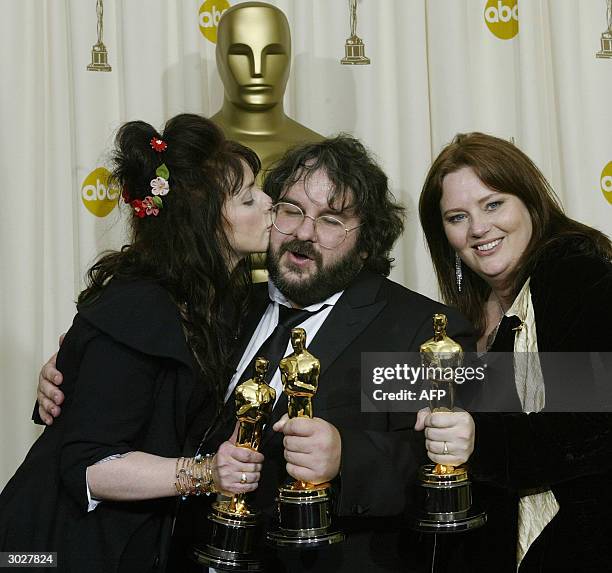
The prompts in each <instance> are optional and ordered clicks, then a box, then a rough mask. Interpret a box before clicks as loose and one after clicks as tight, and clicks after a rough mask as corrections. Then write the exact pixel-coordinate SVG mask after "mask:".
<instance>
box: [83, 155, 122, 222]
mask: <svg viewBox="0 0 612 573" xmlns="http://www.w3.org/2000/svg"><path fill="white" fill-rule="evenodd" d="M109 176H110V173H109V171H108V169H105V168H104V167H98V168H97V169H94V170H93V171H92V172H91V173H90V174H89V175H88V176H87V177H85V181H83V185H82V186H81V199H82V200H83V205H85V207H87V210H88V211H89V212H90V213H91V214H92V215H95V216H96V217H106V215H108V214H109V213H110V212H111V211H112V210H113V209H114V208H115V205H117V197H118V196H119V189H117V187H115V186H112V187H109V185H108V178H109Z"/></svg>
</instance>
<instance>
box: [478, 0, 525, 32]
mask: <svg viewBox="0 0 612 573" xmlns="http://www.w3.org/2000/svg"><path fill="white" fill-rule="evenodd" d="M484 19H485V22H486V23H487V26H488V28H489V30H491V33H493V34H494V35H495V36H497V37H498V38H499V39H500V40H510V39H512V38H514V36H516V35H517V34H518V31H519V18H518V3H517V0H489V1H488V2H487V5H486V6H485V11H484Z"/></svg>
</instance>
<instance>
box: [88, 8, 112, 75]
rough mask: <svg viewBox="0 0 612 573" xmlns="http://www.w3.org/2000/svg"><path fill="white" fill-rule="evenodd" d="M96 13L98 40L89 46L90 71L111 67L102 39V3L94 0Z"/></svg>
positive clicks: (106, 69) (103, 70)
mask: <svg viewBox="0 0 612 573" xmlns="http://www.w3.org/2000/svg"><path fill="white" fill-rule="evenodd" d="M96 14H97V16H98V41H97V42H96V43H95V44H94V45H93V47H92V48H91V64H89V65H88V66H87V69H88V70H89V71H90V72H110V71H111V70H112V68H111V67H110V65H109V63H108V52H107V51H106V46H105V45H104V42H103V41H102V36H103V34H104V3H103V1H102V0H96Z"/></svg>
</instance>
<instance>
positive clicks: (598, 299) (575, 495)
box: [466, 250, 612, 573]
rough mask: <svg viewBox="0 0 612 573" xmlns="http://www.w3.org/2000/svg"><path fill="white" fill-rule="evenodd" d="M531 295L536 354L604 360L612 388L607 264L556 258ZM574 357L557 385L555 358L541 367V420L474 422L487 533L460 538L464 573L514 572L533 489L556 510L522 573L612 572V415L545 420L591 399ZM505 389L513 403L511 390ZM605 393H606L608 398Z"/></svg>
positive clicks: (586, 366)
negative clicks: (522, 504) (546, 493)
mask: <svg viewBox="0 0 612 573" xmlns="http://www.w3.org/2000/svg"><path fill="white" fill-rule="evenodd" d="M530 289H531V296H532V301H533V306H534V312H535V319H536V328H537V337H538V349H539V351H540V352H551V353H552V352H564V353H567V352H584V353H586V352H604V353H607V354H604V355H601V356H600V359H603V360H604V361H607V365H606V364H604V368H605V369H607V370H606V372H607V376H609V377H608V381H609V382H610V387H612V374H610V373H612V363H611V362H612V361H610V358H611V356H612V354H610V353H612V265H611V264H610V262H608V261H604V260H601V259H597V258H593V257H589V256H585V255H582V254H580V253H575V252H572V251H571V250H570V252H562V253H558V252H557V253H556V256H549V257H547V258H546V259H544V260H543V261H542V262H541V263H540V265H538V267H537V269H536V271H535V272H534V273H533V275H532V277H531V283H530ZM492 350H494V351H495V350H496V348H495V346H494V347H493V348H492ZM572 356H573V357H574V358H573V360H572V362H573V364H570V365H569V367H567V368H565V369H564V370H563V371H562V372H560V371H559V368H555V369H554V376H553V375H551V372H552V371H553V370H552V367H553V366H554V365H553V364H552V363H551V362H550V359H551V357H552V359H553V360H554V355H549V356H548V357H547V360H548V362H547V361H544V362H543V363H542V373H543V376H544V381H545V384H546V404H547V408H545V409H544V411H543V412H541V413H533V414H522V413H516V414H484V413H479V414H474V419H475V422H476V446H475V451H474V454H473V456H472V458H471V460H470V468H471V473H472V477H473V478H474V479H475V480H476V481H478V482H479V483H477V484H476V486H475V488H474V496H475V498H477V499H478V500H479V501H480V502H482V503H484V504H485V505H486V506H487V507H486V509H487V512H488V523H487V526H486V527H484V528H483V529H481V530H479V531H477V532H474V533H470V534H469V535H468V536H466V539H468V540H469V542H468V551H467V553H468V559H469V562H470V565H469V566H468V568H467V570H468V571H490V570H491V567H492V566H494V569H495V571H500V572H505V571H507V572H508V573H510V572H511V571H512V572H514V571H516V542H517V536H516V533H517V517H518V499H519V498H518V492H519V490H522V489H526V488H539V487H550V488H551V489H552V491H553V493H554V494H555V497H556V499H557V501H558V502H559V505H560V510H559V512H558V513H557V515H556V516H555V518H554V519H553V520H552V521H551V523H549V524H548V525H547V526H546V528H545V529H544V531H543V532H542V534H541V535H540V536H539V537H538V538H537V539H536V541H535V542H534V544H533V545H532V546H531V548H530V549H529V551H528V552H527V555H526V556H525V558H524V559H523V562H522V563H521V567H520V573H527V572H529V573H531V572H553V571H554V572H563V571H568V572H569V571H580V572H587V571H608V570H610V568H611V567H612V565H611V563H612V543H611V541H610V531H609V528H608V527H607V526H606V525H605V524H606V523H607V521H608V516H609V514H610V510H612V414H611V413H584V412H576V413H554V411H553V412H547V411H546V410H547V409H552V410H554V407H550V405H551V404H552V405H554V404H556V403H561V402H563V401H567V399H568V398H567V395H566V393H567V390H568V389H570V390H571V389H574V390H575V394H574V395H573V396H570V399H574V400H576V403H579V401H580V400H582V399H583V398H584V397H585V396H591V395H592V394H591V391H592V389H593V388H594V387H595V378H594V373H593V369H592V367H591V364H590V361H589V360H588V356H587V355H586V354H582V355H572ZM566 363H567V362H566ZM492 382H493V383H495V382H496V381H492ZM497 382H498V383H501V382H500V381H497ZM506 383H507V384H508V385H509V387H510V388H511V392H514V398H515V400H516V401H517V403H518V396H516V391H515V390H514V380H507V381H506ZM610 387H608V388H606V389H605V390H607V392H604V395H607V396H608V397H609V395H610ZM560 388H563V392H561V391H560ZM506 390H507V388H506ZM562 394H563V395H562ZM518 409H520V405H519V407H518ZM608 411H610V410H608Z"/></svg>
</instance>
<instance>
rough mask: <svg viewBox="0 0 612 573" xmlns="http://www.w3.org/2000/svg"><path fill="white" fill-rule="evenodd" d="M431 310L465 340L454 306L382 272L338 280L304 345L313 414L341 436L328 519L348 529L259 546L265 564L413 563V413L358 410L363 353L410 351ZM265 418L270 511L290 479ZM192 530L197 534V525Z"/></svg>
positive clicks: (263, 293) (223, 434) (381, 566)
mask: <svg viewBox="0 0 612 573" xmlns="http://www.w3.org/2000/svg"><path fill="white" fill-rule="evenodd" d="M265 287H266V285H257V288H256V292H255V301H254V304H253V307H252V312H251V313H250V315H249V317H248V318H247V323H246V327H245V332H244V336H243V338H242V340H241V344H240V345H239V348H238V351H237V353H236V363H237V362H238V360H239V358H240V357H241V355H242V353H243V351H244V348H245V347H246V345H247V344H248V341H249V340H250V337H251V335H252V333H253V331H254V329H255V327H256V325H257V324H258V322H259V320H260V318H261V316H262V313H263V312H264V311H265V308H266V306H267V304H268V302H269V300H268V297H267V289H266V288H265ZM438 312H444V313H446V314H447V316H448V319H449V335H450V336H452V337H453V338H454V339H455V340H457V341H458V342H459V343H460V344H462V346H463V347H464V349H465V350H473V348H474V341H473V338H472V327H471V326H470V324H469V323H468V322H467V320H466V319H465V318H463V317H462V316H461V315H460V314H459V313H458V312H457V311H456V310H453V309H450V308H447V307H444V306H443V305H441V304H439V303H437V302H434V301H432V300H430V299H428V298H426V297H424V296H422V295H420V294H417V293H415V292H412V291H410V290H408V289H406V288H404V287H402V286H400V285H398V284H397V283H394V282H392V281H390V280H388V279H385V278H384V277H382V276H378V275H374V274H372V273H369V272H362V273H361V274H360V275H359V277H358V278H357V279H356V280H355V281H354V282H353V284H351V285H350V286H349V287H348V288H347V289H346V290H345V292H344V294H343V295H342V296H341V297H340V299H339V300H338V302H337V303H336V305H335V306H334V309H333V310H332V311H331V313H330V314H329V316H328V318H327V319H326V321H325V323H324V324H323V326H322V327H321V329H320V330H319V332H318V333H317V335H316V336H315V337H314V339H313V340H310V341H308V350H309V351H310V352H311V353H312V354H313V355H314V356H316V357H317V358H319V360H320V362H321V376H320V380H319V388H318V392H317V394H316V395H315V397H314V400H313V407H314V414H315V416H317V417H320V418H323V419H325V420H327V421H328V422H330V423H331V424H333V425H334V426H336V428H337V429H338V430H339V432H340V435H341V437H342V460H341V470H340V477H339V478H338V479H337V480H335V481H336V482H337V483H335V484H334V485H335V487H336V491H337V500H336V512H337V519H336V524H337V525H338V527H340V528H342V529H343V530H344V531H345V532H346V533H347V540H346V541H345V542H344V543H340V544H337V545H334V546H331V547H329V548H326V549H321V550H309V551H293V550H283V551H278V552H276V553H275V552H274V551H266V557H267V559H268V568H267V571H291V572H292V573H293V572H299V571H334V572H344V571H346V572H353V571H356V570H363V571H368V573H370V572H376V571H381V572H382V571H402V572H406V571H413V570H417V566H418V565H419V564H418V556H417V554H416V550H417V549H416V547H415V545H414V543H415V542H416V540H415V538H413V537H412V536H411V533H410V532H409V530H408V529H407V528H406V523H405V521H404V519H403V516H404V515H405V513H406V512H407V511H408V510H409V508H410V506H411V488H412V486H413V483H414V480H415V475H416V470H417V468H418V467H419V465H420V464H422V463H424V462H425V461H426V456H425V446H424V441H423V436H422V434H421V433H417V432H415V431H414V430H413V427H414V423H415V415H414V414H397V413H394V414H387V413H369V412H362V411H361V383H360V368H361V353H362V352H377V351H381V352H382V351H385V352H409V351H410V352H417V351H418V350H419V346H420V345H421V344H422V343H423V342H424V341H425V340H427V339H429V338H431V337H432V336H433V326H432V315H433V314H435V313H438ZM286 411H287V402H286V397H285V396H284V395H282V396H281V398H280V399H279V400H278V402H277V404H276V407H275V409H274V414H273V418H274V420H277V419H278V418H280V417H281V416H282V414H283V413H284V412H286ZM270 426H271V424H270V425H269V427H268V429H267V430H266V432H265V435H264V438H263V442H262V452H263V454H264V456H265V462H264V466H263V472H262V477H261V480H260V482H259V488H258V490H257V492H256V495H255V500H254V503H255V505H256V506H257V507H259V508H260V509H261V510H262V511H263V512H264V513H265V515H266V516H267V517H268V518H270V517H271V516H272V513H273V511H274V507H275V506H274V498H275V495H276V490H277V488H278V486H279V485H280V484H281V483H284V482H285V481H286V480H287V479H288V477H287V474H286V472H285V461H284V458H283V447H282V435H280V434H275V433H274V432H273V431H272V430H270ZM230 431H231V428H230V427H226V428H225V429H223V430H222V431H220V432H218V433H217V436H216V438H214V439H211V440H210V441H209V442H208V443H207V444H206V446H205V449H206V451H211V452H212V451H214V450H215V449H216V447H217V446H218V444H219V443H220V442H221V441H223V440H224V439H227V437H228V436H229V432H230ZM195 503H197V501H196V502H195ZM205 512H206V509H205V508H200V509H198V510H197V514H196V515H195V518H194V517H193V516H192V517H191V519H189V518H187V517H185V518H184V519H179V521H181V523H182V525H183V526H185V529H187V530H188V531H185V532H184V533H183V534H184V535H187V537H189V535H190V534H191V533H192V532H193V531H194V530H197V529H198V527H201V526H202V525H203V524H205V520H204V519H202V516H203V515H205ZM187 513H189V512H188V511H187V510H186V511H185V514H184V515H186V514H187ZM198 535H199V537H200V540H201V541H204V540H205V539H206V538H207V537H206V536H207V532H206V530H205V528H204V530H200V532H199V534H198ZM409 539H411V541H409Z"/></svg>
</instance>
